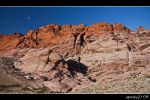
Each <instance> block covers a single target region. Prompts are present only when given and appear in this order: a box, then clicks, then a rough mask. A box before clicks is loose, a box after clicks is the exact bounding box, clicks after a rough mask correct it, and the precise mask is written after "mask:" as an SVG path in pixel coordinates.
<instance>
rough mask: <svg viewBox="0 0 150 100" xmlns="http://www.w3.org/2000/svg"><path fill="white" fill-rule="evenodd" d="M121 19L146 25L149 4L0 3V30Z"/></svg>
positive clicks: (128, 23) (149, 19) (132, 26)
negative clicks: (86, 5) (62, 4)
mask: <svg viewBox="0 0 150 100" xmlns="http://www.w3.org/2000/svg"><path fill="white" fill-rule="evenodd" d="M96 22H109V23H113V24H114V23H122V24H124V25H125V26H127V27H128V28H130V29H132V30H135V29H136V28H137V27H138V26H144V27H145V28H147V29H150V7H0V34H4V33H8V34H11V33H15V32H20V33H23V34H25V33H26V32H27V31H28V30H29V29H36V28H39V27H40V26H43V25H47V24H53V23H54V24H59V25H63V24H85V25H92V24H94V23H96Z"/></svg>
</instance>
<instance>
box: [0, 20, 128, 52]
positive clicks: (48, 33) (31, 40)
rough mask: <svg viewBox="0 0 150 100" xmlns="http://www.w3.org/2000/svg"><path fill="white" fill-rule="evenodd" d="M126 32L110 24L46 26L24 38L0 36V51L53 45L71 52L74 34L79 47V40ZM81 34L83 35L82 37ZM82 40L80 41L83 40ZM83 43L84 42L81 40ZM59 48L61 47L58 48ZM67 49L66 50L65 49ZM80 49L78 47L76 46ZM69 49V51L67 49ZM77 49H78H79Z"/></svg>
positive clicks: (124, 28)
mask: <svg viewBox="0 0 150 100" xmlns="http://www.w3.org/2000/svg"><path fill="white" fill-rule="evenodd" d="M113 31H114V32H128V31H129V29H127V28H126V27H125V26H124V25H122V24H115V25H113V24H110V23H103V22H102V23H96V24H93V25H91V26H85V25H83V24H80V25H62V26H60V25H57V24H50V25H47V26H43V27H40V28H38V29H36V30H29V31H28V32H27V33H26V34H25V35H24V36H22V35H20V34H17V33H15V34H13V35H0V37H1V40H0V42H1V44H0V51H8V50H11V49H14V48H29V47H30V48H41V47H51V46H55V45H58V44H60V45H62V48H64V49H62V48H61V51H66V49H67V50H71V52H72V50H73V49H74V48H73V47H74V46H73V45H75V43H74V42H75V34H79V35H78V36H77V37H76V39H77V42H76V45H77V46H78V45H80V44H81V43H80V42H81V38H83V39H85V38H86V39H87V41H90V42H91V41H93V40H90V39H91V38H92V39H93V38H97V37H99V36H106V37H107V35H110V33H112V32H113ZM81 34H85V35H84V37H82V35H81ZM83 39H82V40H83ZM83 41H85V40H83ZM60 47H61V46H60ZM66 47H67V48H66ZM78 47H79V48H80V46H78ZM68 48H69V49H68ZM79 48H78V49H79Z"/></svg>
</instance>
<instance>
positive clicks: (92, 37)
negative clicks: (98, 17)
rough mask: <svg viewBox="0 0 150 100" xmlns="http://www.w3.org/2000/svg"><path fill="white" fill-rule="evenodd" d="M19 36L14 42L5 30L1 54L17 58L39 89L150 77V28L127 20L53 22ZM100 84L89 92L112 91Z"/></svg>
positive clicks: (17, 64) (62, 89) (59, 89)
mask: <svg viewBox="0 0 150 100" xmlns="http://www.w3.org/2000/svg"><path fill="white" fill-rule="evenodd" d="M13 36H14V41H11V39H10V41H11V42H8V41H9V40H8V39H9V38H10V37H9V35H1V38H0V41H2V42H1V43H2V44H1V51H0V52H1V54H0V55H1V56H3V57H11V58H12V57H13V58H15V62H14V65H15V68H16V69H19V70H20V71H21V73H23V74H24V77H25V78H26V79H28V80H30V79H33V80H34V82H33V83H32V84H30V85H31V86H32V87H33V88H43V87H46V88H48V90H49V91H50V92H60V93H62V92H65V93H66V92H70V91H72V92H73V93H78V92H79V91H81V90H80V89H81V87H82V88H84V87H85V88H84V90H85V91H84V90H83V91H84V92H86V89H87V88H89V89H90V87H92V86H93V84H95V85H94V87H95V86H96V87H98V86H99V85H102V87H106V88H107V87H108V86H109V87H112V86H111V85H110V84H115V82H119V83H120V84H121V83H122V80H132V79H133V80H134V81H136V79H135V78H138V79H139V78H144V79H143V81H145V80H147V78H149V76H150V74H149V71H150V42H149V40H150V31H149V30H146V29H144V28H143V27H139V28H138V29H137V31H135V32H132V31H130V30H129V29H128V28H126V27H125V26H124V25H122V24H110V23H96V24H93V25H91V26H85V25H83V24H81V25H63V26H60V25H56V24H50V25H47V26H43V27H40V28H39V29H37V30H30V31H29V32H28V33H27V34H25V35H24V36H22V35H20V34H14V35H13ZM5 41H7V42H8V43H7V42H5ZM4 43H6V44H9V45H4ZM145 78H146V79H145ZM112 82H114V83H112ZM131 83H132V81H131ZM137 83H138V82H137ZM147 83H148V82H147V81H146V83H145V84H146V86H147V85H148V84H147ZM103 84H108V86H107V85H103ZM127 84H130V81H129V83H128V82H127ZM140 85H141V84H140ZM118 86H120V85H117V86H116V88H117V87H118ZM126 88H128V87H126ZM91 89H92V88H91ZM99 89H100V90H96V91H91V90H90V91H87V92H91V93H95V92H96V93H106V91H103V92H100V91H102V90H103V89H102V90H101V88H99ZM107 89H108V88H107ZM117 91H118V93H119V91H120V90H117V89H116V91H115V92H117ZM141 91H142V93H145V92H148V91H150V90H149V89H147V90H144V89H142V88H141ZM123 92H124V91H123ZM128 92H133V91H128ZM112 93H113V92H112Z"/></svg>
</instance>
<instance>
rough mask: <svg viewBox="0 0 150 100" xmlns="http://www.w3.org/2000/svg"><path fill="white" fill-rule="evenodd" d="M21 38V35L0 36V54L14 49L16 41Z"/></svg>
mask: <svg viewBox="0 0 150 100" xmlns="http://www.w3.org/2000/svg"><path fill="white" fill-rule="evenodd" d="M21 37H22V35H21V34H20V33H14V34H7V35H5V34H2V35H0V52H5V51H7V50H11V49H14V47H15V44H16V43H17V42H18V39H19V38H21Z"/></svg>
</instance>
